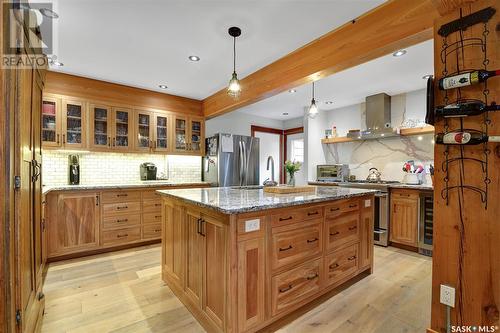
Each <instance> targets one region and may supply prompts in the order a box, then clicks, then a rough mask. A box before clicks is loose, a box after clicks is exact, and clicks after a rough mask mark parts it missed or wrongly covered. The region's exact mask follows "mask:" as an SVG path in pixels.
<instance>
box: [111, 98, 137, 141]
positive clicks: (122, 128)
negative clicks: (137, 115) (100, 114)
mask: <svg viewBox="0 0 500 333" xmlns="http://www.w3.org/2000/svg"><path fill="white" fill-rule="evenodd" d="M133 119H134V117H133V113H132V110H130V109H125V108H114V109H113V123H114V126H113V143H112V146H113V148H114V149H118V150H129V149H131V148H132V140H131V138H132V121H133Z"/></svg>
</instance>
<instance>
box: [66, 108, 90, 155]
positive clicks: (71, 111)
mask: <svg viewBox="0 0 500 333" xmlns="http://www.w3.org/2000/svg"><path fill="white" fill-rule="evenodd" d="M62 105H63V109H62V121H63V123H62V128H63V131H62V146H63V147H65V148H86V147H87V137H86V135H85V134H86V130H87V129H86V126H87V123H86V110H85V104H84V102H82V101H78V100H68V99H63V102H62Z"/></svg>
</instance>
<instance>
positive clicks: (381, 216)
mask: <svg viewBox="0 0 500 333" xmlns="http://www.w3.org/2000/svg"><path fill="white" fill-rule="evenodd" d="M374 215H375V220H374V223H373V225H374V228H373V229H374V230H373V240H374V243H375V244H377V245H382V246H387V245H388V244H389V194H388V193H377V194H375V214H374Z"/></svg>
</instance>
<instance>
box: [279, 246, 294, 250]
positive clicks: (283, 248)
mask: <svg viewBox="0 0 500 333" xmlns="http://www.w3.org/2000/svg"><path fill="white" fill-rule="evenodd" d="M292 248H293V246H291V245H288V247H280V252H282V251H288V250H290V249H292Z"/></svg>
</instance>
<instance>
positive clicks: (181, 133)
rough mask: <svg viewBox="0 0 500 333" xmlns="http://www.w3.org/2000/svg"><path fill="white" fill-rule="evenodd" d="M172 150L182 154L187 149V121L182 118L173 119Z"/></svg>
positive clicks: (185, 118)
mask: <svg viewBox="0 0 500 333" xmlns="http://www.w3.org/2000/svg"><path fill="white" fill-rule="evenodd" d="M174 119H175V121H174V126H175V129H174V142H175V143H174V150H175V151H179V152H183V151H187V147H188V142H187V141H188V133H187V132H188V124H187V123H188V119H187V117H183V116H175V117H174Z"/></svg>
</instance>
